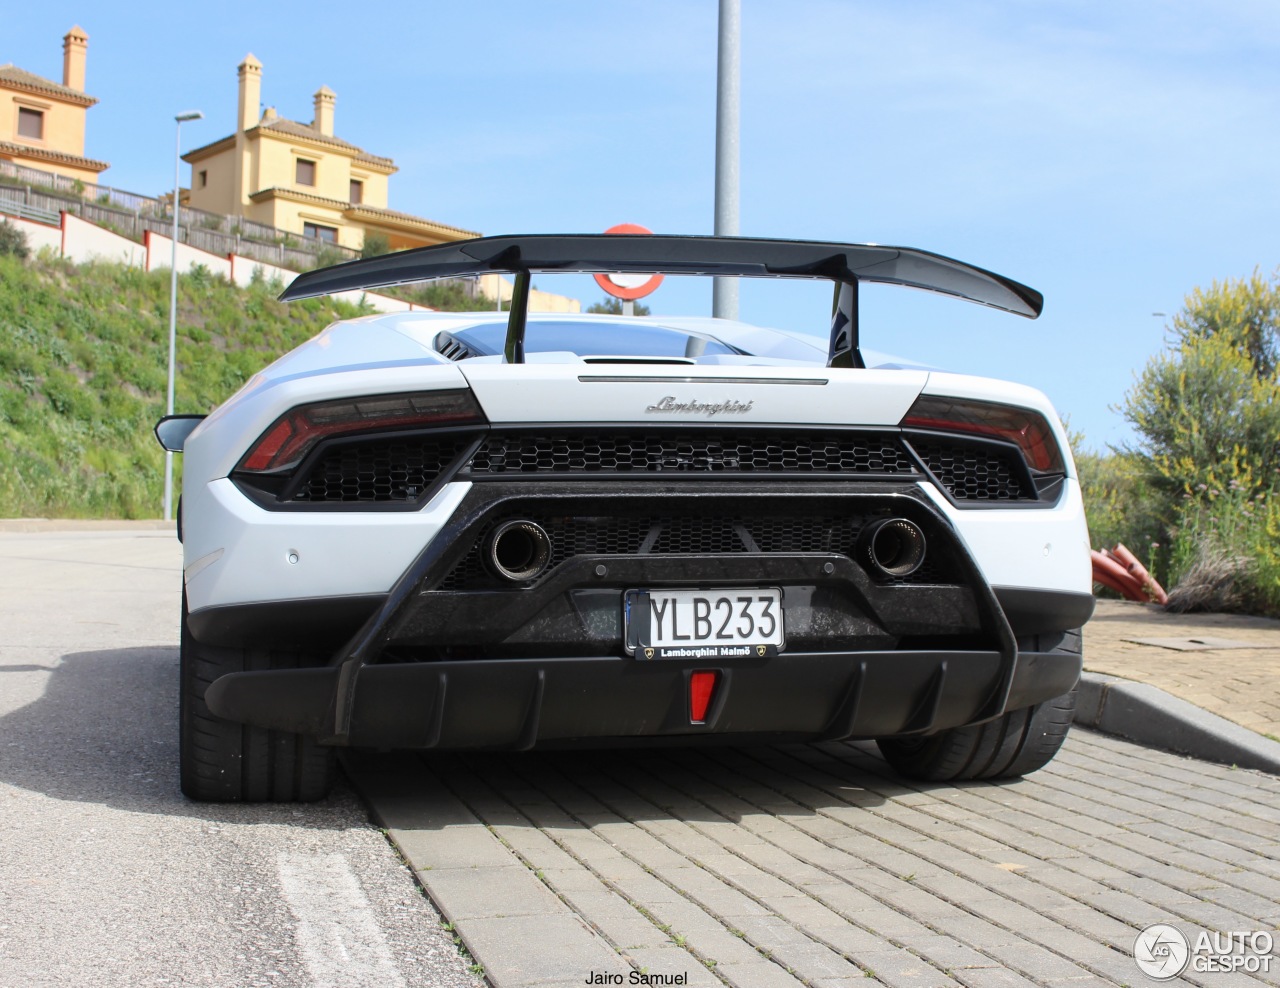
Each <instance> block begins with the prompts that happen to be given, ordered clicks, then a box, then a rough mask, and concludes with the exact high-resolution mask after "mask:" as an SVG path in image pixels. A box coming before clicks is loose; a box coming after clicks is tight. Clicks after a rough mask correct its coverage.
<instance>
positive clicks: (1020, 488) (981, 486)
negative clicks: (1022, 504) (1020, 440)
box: [911, 436, 1036, 501]
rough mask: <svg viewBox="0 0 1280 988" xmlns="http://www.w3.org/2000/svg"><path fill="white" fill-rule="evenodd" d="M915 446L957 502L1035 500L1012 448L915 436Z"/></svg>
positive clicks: (913, 438)
mask: <svg viewBox="0 0 1280 988" xmlns="http://www.w3.org/2000/svg"><path fill="white" fill-rule="evenodd" d="M911 446H912V448H914V449H915V451H916V453H917V454H918V455H919V457H920V459H922V460H923V461H924V463H925V466H927V467H928V468H929V470H930V472H931V473H932V474H933V475H934V476H935V477H937V478H938V481H939V482H940V483H941V484H942V486H943V487H945V488H946V489H947V491H948V492H949V493H950V494H951V496H952V497H953V498H955V499H956V500H957V501H1023V500H1035V497H1036V495H1035V492H1034V491H1033V490H1031V489H1030V488H1029V487H1028V485H1027V484H1026V482H1025V481H1024V480H1023V471H1022V469H1021V468H1020V464H1019V462H1018V456H1017V454H1016V453H1014V452H1012V451H1005V450H1003V449H1000V448H998V447H995V446H988V445H979V444H976V443H962V442H951V441H947V440H940V439H935V438H932V437H930V438H928V439H925V438H923V437H914V436H913V437H912V438H911Z"/></svg>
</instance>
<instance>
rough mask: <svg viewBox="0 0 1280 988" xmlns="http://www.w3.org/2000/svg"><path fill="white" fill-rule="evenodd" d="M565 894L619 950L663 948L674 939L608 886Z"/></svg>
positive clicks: (574, 908)
mask: <svg viewBox="0 0 1280 988" xmlns="http://www.w3.org/2000/svg"><path fill="white" fill-rule="evenodd" d="M563 894H564V901H565V902H566V903H567V904H568V906H569V907H570V908H571V909H573V910H574V911H575V912H576V913H577V914H578V915H579V916H582V917H583V918H585V919H586V920H588V921H589V922H590V924H591V926H593V927H594V928H595V929H596V930H597V931H598V932H599V933H600V934H601V935H602V936H603V937H604V938H605V939H607V940H608V941H609V942H610V943H611V944H613V945H614V947H616V948H617V949H619V950H630V949H638V948H641V947H661V946H664V945H666V944H669V943H671V942H672V941H671V937H670V936H669V935H668V934H666V933H663V932H662V931H661V930H660V929H658V927H656V926H655V925H654V924H653V921H652V920H650V919H648V918H647V917H646V916H645V915H644V914H643V913H641V912H640V911H639V910H637V909H636V908H635V907H634V906H632V905H630V904H628V903H627V902H626V901H625V900H624V899H622V898H621V897H619V896H618V895H617V894H615V893H613V892H611V891H609V890H608V889H605V888H603V887H601V888H599V889H598V890H586V889H575V890H571V891H565V892H564V893H563Z"/></svg>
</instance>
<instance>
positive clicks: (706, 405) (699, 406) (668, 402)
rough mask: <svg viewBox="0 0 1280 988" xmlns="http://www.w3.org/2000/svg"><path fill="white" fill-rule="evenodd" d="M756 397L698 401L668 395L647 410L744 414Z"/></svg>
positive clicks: (649, 411)
mask: <svg viewBox="0 0 1280 988" xmlns="http://www.w3.org/2000/svg"><path fill="white" fill-rule="evenodd" d="M755 403H756V402H755V399H754V398H753V399H752V400H751V401H738V399H737V398H730V399H729V400H728V401H698V400H697V399H691V400H689V401H676V398H675V395H667V396H666V397H665V398H663V399H662V400H661V401H660V402H658V403H657V404H656V405H650V406H649V407H648V408H646V409H645V411H646V412H647V413H648V414H650V415H661V414H664V413H665V414H670V415H706V416H707V417H708V418H710V417H711V416H712V415H726V414H728V415H742V414H744V413H746V412H749V411H751V408H752V406H753V405H755Z"/></svg>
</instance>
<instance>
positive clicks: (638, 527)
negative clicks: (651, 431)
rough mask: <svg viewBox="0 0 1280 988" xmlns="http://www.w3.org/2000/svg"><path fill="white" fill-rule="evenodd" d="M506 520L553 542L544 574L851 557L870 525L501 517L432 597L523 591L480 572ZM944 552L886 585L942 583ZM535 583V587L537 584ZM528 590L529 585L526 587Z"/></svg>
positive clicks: (823, 520) (709, 517) (840, 520)
mask: <svg viewBox="0 0 1280 988" xmlns="http://www.w3.org/2000/svg"><path fill="white" fill-rule="evenodd" d="M511 517H520V518H528V519H529V520H531V521H536V522H537V523H538V524H539V525H541V526H542V527H543V529H545V530H546V533H547V536H548V537H549V538H550V540H551V546H552V549H551V560H550V564H549V567H548V572H549V571H550V570H551V569H552V568H554V567H555V566H558V565H559V564H560V563H562V562H564V561H565V560H566V559H569V558H571V557H573V556H579V555H588V556H595V555H655V556H666V555H703V556H712V555H726V554H732V553H781V552H785V553H792V552H833V553H841V554H843V555H846V556H850V557H854V556H855V552H856V547H857V543H858V535H859V533H860V532H861V531H862V529H863V527H865V525H866V524H868V523H869V522H870V521H871V520H872V519H871V518H867V517H859V516H856V515H855V516H851V515H835V514H817V515H807V514H806V515H802V514H789V513H786V512H784V511H777V512H772V513H769V514H749V515H748V514H737V515H732V514H710V513H707V514H702V513H698V514H683V515H638V516H626V515H623V516H608V517H584V516H577V517H572V516H556V517H547V516H543V515H542V514H540V513H539V512H522V513H520V514H519V515H504V516H503V517H501V518H495V519H493V520H492V521H490V522H489V523H488V524H487V525H486V526H485V527H484V528H483V529H481V531H480V532H479V535H478V537H477V538H476V541H475V543H474V544H473V545H472V547H471V549H470V550H469V551H468V552H467V554H466V555H465V556H464V557H463V558H462V559H461V560H460V561H459V562H458V564H457V565H456V566H454V568H453V569H452V570H451V571H450V572H449V574H448V575H447V576H446V577H445V578H444V579H443V580H442V581H441V582H440V584H439V585H438V586H437V587H436V588H435V589H437V590H446V591H456V590H481V589H499V588H501V589H511V588H512V587H516V586H522V584H512V583H507V582H505V581H501V580H498V579H497V578H495V577H494V576H492V575H491V574H490V572H489V570H488V569H487V568H486V567H485V564H484V560H483V552H482V547H483V546H484V544H485V539H486V538H487V536H488V534H489V533H490V532H492V531H493V530H494V529H495V528H496V527H497V526H498V525H500V524H502V522H504V521H506V520H508V519H509V518H511ZM949 558H950V554H949V553H948V552H947V551H946V550H945V548H943V547H941V546H939V547H937V548H933V547H931V550H930V553H929V556H928V557H927V558H926V561H925V563H924V565H923V566H921V568H920V569H918V570H917V571H916V572H914V573H912V574H911V576H909V577H907V578H905V579H902V580H892V581H889V582H891V583H910V584H928V583H945V582H951V580H952V579H953V577H952V575H951V571H952V570H953V569H954V566H953V565H952V564H951V563H950V562H949ZM534 582H536V581H534ZM523 585H529V584H523Z"/></svg>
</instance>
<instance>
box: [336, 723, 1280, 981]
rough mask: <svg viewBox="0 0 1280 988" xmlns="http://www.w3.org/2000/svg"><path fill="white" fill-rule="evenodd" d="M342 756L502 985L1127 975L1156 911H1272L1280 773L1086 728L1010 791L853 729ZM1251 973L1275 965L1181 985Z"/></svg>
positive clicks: (1241, 923)
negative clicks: (611, 978) (640, 975)
mask: <svg viewBox="0 0 1280 988" xmlns="http://www.w3.org/2000/svg"><path fill="white" fill-rule="evenodd" d="M350 774H351V775H352V777H353V779H354V780H355V781H356V783H357V785H358V786H359V787H360V788H361V789H362V790H363V791H364V792H365V794H366V796H367V797H368V798H369V799H370V802H371V804H372V805H373V807H374V810H375V813H376V814H379V815H380V816H381V817H382V818H383V821H384V823H385V825H386V826H388V827H389V828H390V829H391V835H392V837H393V839H395V840H396V841H397V842H398V843H399V845H400V847H401V849H402V851H403V853H404V855H405V857H406V858H407V860H408V861H409V863H410V864H411V865H412V866H413V867H414V868H415V869H416V870H417V872H418V875H419V878H420V879H421V881H422V882H423V884H424V886H425V887H426V888H427V890H428V891H429V892H430V894H431V896H432V898H433V899H434V900H435V901H436V903H437V904H438V905H439V906H440V908H441V911H442V912H443V913H444V915H445V916H446V917H448V918H449V919H450V920H452V921H453V922H454V924H455V927H456V929H457V930H458V932H459V933H460V935H461V936H462V938H463V939H464V940H465V942H466V943H467V945H468V946H469V947H470V949H471V951H472V952H473V953H474V954H475V955H476V957H477V959H478V960H479V961H480V962H481V963H483V964H484V965H485V971H486V974H487V975H488V977H489V978H490V980H491V981H492V982H493V983H494V984H495V985H496V986H497V988H507V986H519V985H534V984H536V985H553V984H554V985H562V984H563V985H569V984H577V985H581V984H583V983H584V980H585V979H586V978H587V977H588V975H589V972H592V971H596V972H604V973H607V974H618V975H620V976H625V977H629V976H630V972H631V971H633V970H634V971H644V972H648V973H677V974H678V973H687V974H688V983H689V984H693V985H705V986H718V985H728V986H733V988H775V986H778V988H781V986H798V985H802V984H804V985H810V986H813V988H851V986H854V985H868V984H876V983H879V984H884V985H888V986H892V988H921V986H956V985H964V986H967V988H1006V986H1009V988H1012V986H1020V985H1028V984H1037V985H1055V986H1056V985H1061V986H1064V988H1066V986H1080V988H1092V986H1095V985H1104V984H1105V985H1136V984H1139V983H1143V982H1144V979H1143V977H1142V976H1141V975H1140V974H1139V973H1138V971H1137V968H1136V967H1135V965H1134V962H1133V960H1132V956H1131V953H1130V951H1131V949H1132V945H1133V941H1134V937H1135V935H1136V934H1137V932H1138V931H1139V930H1140V929H1141V928H1143V927H1144V926H1146V925H1148V924H1151V923H1155V922H1172V923H1174V924H1175V925H1178V926H1179V927H1181V928H1182V929H1183V930H1184V932H1186V933H1188V934H1190V935H1192V936H1194V935H1195V934H1196V933H1197V932H1198V931H1199V930H1200V929H1208V930H1255V929H1268V930H1275V929H1276V928H1277V926H1278V925H1280V779H1278V778H1276V777H1274V776H1269V775H1265V774H1262V773H1256V772H1250V771H1244V770H1238V771H1237V770H1232V769H1229V768H1226V767H1222V766H1217V765H1210V764H1207V763H1203V762H1197V761H1193V760H1188V759H1183V758H1179V757H1177V756H1175V755H1170V754H1165V753H1162V752H1157V751H1151V750H1148V749H1143V748H1140V747H1137V746H1135V745H1131V744H1128V743H1126V742H1123V741H1120V740H1117V739H1114V738H1109V737H1106V736H1104V735H1098V734H1093V733H1090V732H1088V731H1083V730H1076V731H1074V732H1073V733H1072V735H1071V737H1070V739H1069V741H1068V743H1067V745H1066V746H1065V748H1064V750H1063V752H1062V753H1061V754H1060V756H1059V757H1058V758H1057V759H1056V760H1055V761H1054V762H1053V763H1052V764H1051V765H1050V766H1049V767H1048V768H1047V769H1045V770H1043V771H1041V772H1038V773H1035V774H1033V775H1031V776H1029V777H1027V778H1026V779H1023V780H1020V781H1017V782H1010V783H1003V784H993V783H968V784H961V785H954V786H953V785H943V786H928V785H914V784H906V783H903V782H901V781H899V780H897V779H894V778H892V777H890V776H889V775H888V771H887V767H886V766H885V764H884V762H883V761H881V760H880V759H879V758H878V756H876V755H875V754H874V749H872V748H870V747H869V746H866V745H850V744H829V745H822V746H793V747H781V748H767V749H749V750H746V749H724V750H701V751H671V752H652V751H650V752H640V753H633V752H612V753H609V752H606V753H599V752H597V753H591V754H582V755H579V754H572V755H570V754H559V755H554V754H553V755H541V754H537V753H532V754H528V755H522V756H510V755H502V756H499V755H493V756H431V757H428V758H426V759H421V758H419V757H417V756H410V755H405V756H396V757H390V758H385V759H381V758H373V757H370V756H365V757H363V758H359V757H358V758H357V759H356V760H355V761H354V762H353V764H352V766H351V773H350ZM1278 939H1280V938H1278ZM1259 978H1261V981H1262V982H1264V983H1273V984H1274V983H1280V962H1277V963H1276V966H1275V968H1274V969H1273V972H1272V973H1271V974H1270V975H1268V976H1258V977H1251V976H1249V975H1245V974H1241V973H1237V974H1230V975H1228V974H1199V975H1197V974H1190V973H1189V974H1188V975H1184V979H1183V980H1182V981H1181V982H1180V983H1191V984H1196V985H1203V986H1205V988H1235V986H1246V985H1257V984H1259V983H1260V980H1259ZM617 983H630V982H617ZM1175 983H1179V982H1175Z"/></svg>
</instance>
